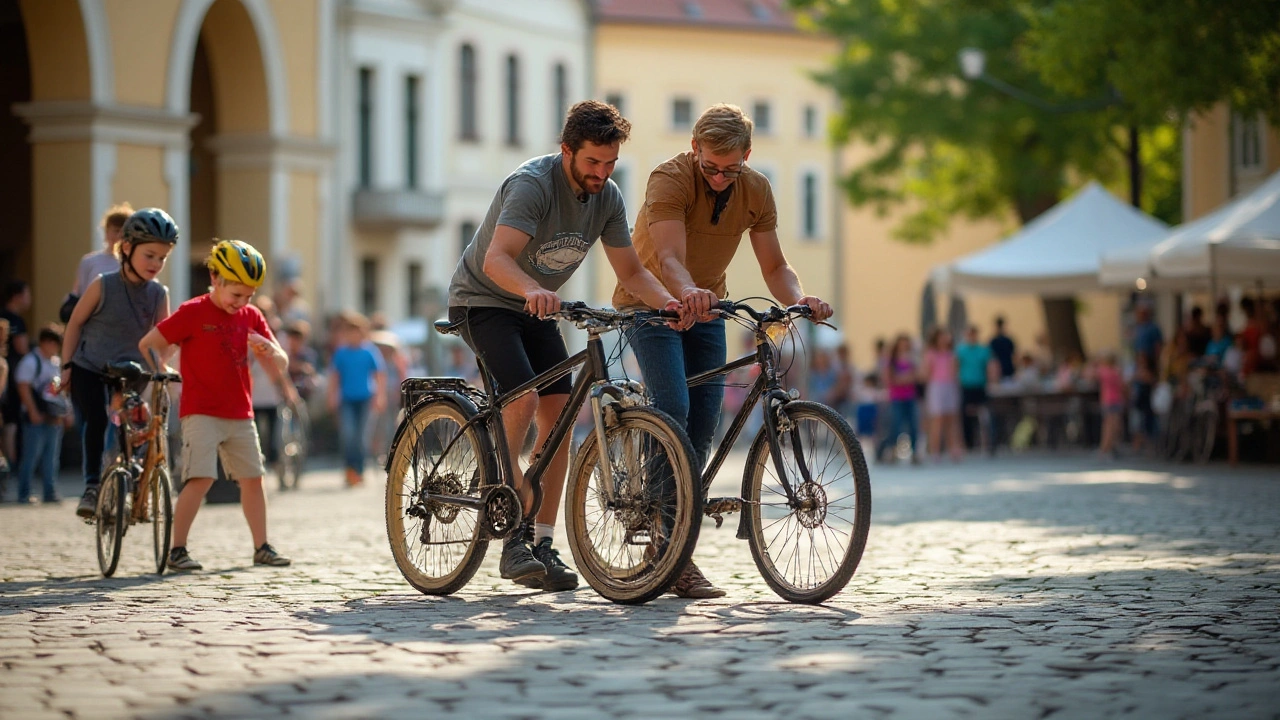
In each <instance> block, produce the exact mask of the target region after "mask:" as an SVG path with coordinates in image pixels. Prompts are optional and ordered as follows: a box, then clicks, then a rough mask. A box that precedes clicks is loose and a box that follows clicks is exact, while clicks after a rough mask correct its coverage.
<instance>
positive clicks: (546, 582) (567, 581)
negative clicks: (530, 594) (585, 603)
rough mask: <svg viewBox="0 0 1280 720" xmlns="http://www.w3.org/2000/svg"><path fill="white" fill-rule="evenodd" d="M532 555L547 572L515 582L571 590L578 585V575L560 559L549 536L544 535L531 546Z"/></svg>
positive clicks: (554, 589) (553, 589) (547, 588)
mask: <svg viewBox="0 0 1280 720" xmlns="http://www.w3.org/2000/svg"><path fill="white" fill-rule="evenodd" d="M533 556H534V557H535V558H537V560H538V562H540V563H542V566H543V567H544V568H546V571H547V574H546V575H545V576H538V575H530V576H529V577H527V578H524V579H521V580H517V581H516V583H517V584H520V585H523V586H525V587H531V588H538V589H540V590H551V591H557V590H573V589H574V588H576V587H578V576H577V575H576V574H575V573H574V572H573V571H572V570H570V569H569V566H568V565H565V564H564V561H563V560H561V559H560V552H559V551H558V550H556V549H555V548H553V547H551V538H549V537H545V538H542V539H541V540H539V541H538V543H537V544H536V545H534V546H533Z"/></svg>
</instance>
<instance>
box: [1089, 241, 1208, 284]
mask: <svg viewBox="0 0 1280 720" xmlns="http://www.w3.org/2000/svg"><path fill="white" fill-rule="evenodd" d="M1159 244H1160V243H1158V242H1156V243H1142V244H1139V245H1124V246H1121V247H1118V248H1115V249H1114V250H1107V251H1105V252H1103V253H1102V257H1100V258H1099V259H1098V282H1099V283H1100V284H1102V285H1104V286H1106V287H1113V288H1116V289H1119V290H1130V291H1132V290H1174V291H1178V290H1191V289H1195V288H1204V287H1208V284H1209V282H1208V279H1207V278H1193V277H1186V278H1168V277H1164V276H1163V275H1160V274H1159V273H1157V272H1156V271H1155V268H1153V267H1152V266H1151V250H1152V249H1153V248H1155V246H1156V245H1159Z"/></svg>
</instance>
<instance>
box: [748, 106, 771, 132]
mask: <svg viewBox="0 0 1280 720" xmlns="http://www.w3.org/2000/svg"><path fill="white" fill-rule="evenodd" d="M770 111H771V108H770V107H769V101H768V100H757V101H756V102H755V103H753V104H752V105H751V121H752V122H753V123H755V131H756V132H758V133H761V134H764V135H768V134H770V133H772V132H773V118H772V113H771V112H770Z"/></svg>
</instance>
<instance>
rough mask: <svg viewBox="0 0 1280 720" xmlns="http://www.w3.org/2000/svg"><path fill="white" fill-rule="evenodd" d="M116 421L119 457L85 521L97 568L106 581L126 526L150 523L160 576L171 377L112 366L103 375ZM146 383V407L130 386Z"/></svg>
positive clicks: (167, 525) (168, 502) (165, 536)
mask: <svg viewBox="0 0 1280 720" xmlns="http://www.w3.org/2000/svg"><path fill="white" fill-rule="evenodd" d="M103 375H104V377H105V378H106V380H107V383H108V384H109V385H111V386H112V387H113V388H114V389H115V391H116V393H115V394H113V401H112V410H113V418H114V419H117V420H118V422H119V425H120V427H119V430H118V431H117V432H116V438H117V440H118V442H119V454H118V455H117V456H116V459H115V461H114V462H112V463H111V465H109V466H108V467H107V469H106V470H105V471H103V473H102V482H101V484H100V485H99V489H98V508H97V512H96V513H95V514H94V516H93V517H91V518H89V519H88V521H87V522H90V523H94V524H95V525H96V526H97V531H96V535H97V546H98V568H99V569H100V570H101V571H102V575H103V577H111V575H112V574H113V573H115V571H116V566H117V564H118V563H119V562H120V546H121V544H122V543H123V541H124V535H125V532H127V531H128V529H129V526H130V525H135V524H138V523H150V524H151V541H152V545H153V549H154V550H155V557H156V574H159V575H163V574H164V569H165V563H166V562H167V561H168V559H169V544H170V542H171V540H172V533H173V487H172V483H171V479H170V475H169V434H168V432H169V431H168V424H169V405H170V399H169V383H173V382H182V377H181V376H179V375H178V374H176V373H168V372H160V373H151V372H147V371H146V370H143V369H142V366H141V365H139V364H138V363H136V362H123V363H112V364H111V365H109V366H107V368H106V370H105V372H104V373H103ZM144 380H146V381H150V382H151V403H150V404H149V405H148V403H147V402H146V400H144V399H143V397H142V394H141V393H140V392H139V391H138V390H135V389H134V387H136V385H137V384H138V383H139V382H141V381H144Z"/></svg>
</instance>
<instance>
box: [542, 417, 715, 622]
mask: <svg viewBox="0 0 1280 720" xmlns="http://www.w3.org/2000/svg"><path fill="white" fill-rule="evenodd" d="M617 414H618V419H617V421H616V422H614V423H611V424H610V427H608V428H606V430H605V442H606V443H607V444H608V447H607V448H606V449H605V452H604V453H603V455H604V457H605V462H608V463H609V469H610V474H611V482H609V481H606V480H605V478H604V474H603V472H602V471H601V455H602V453H601V450H600V446H599V443H598V442H597V438H596V434H595V433H594V432H592V433H591V434H590V435H588V436H587V438H586V440H584V441H583V443H582V447H580V448H579V449H578V453H577V455H576V456H575V457H574V464H573V469H572V470H571V471H570V473H569V485H568V488H567V489H566V493H565V494H566V498H567V501H566V502H567V508H566V512H565V525H566V528H567V531H568V535H569V548H570V550H572V551H573V559H574V561H575V563H576V564H577V566H578V572H580V573H582V576H583V578H584V579H585V580H586V581H587V584H589V585H590V586H591V587H592V588H594V589H595V590H596V592H598V593H600V595H602V596H603V597H605V598H607V599H609V600H612V601H613V602H616V603H625V604H633V605H634V604H639V603H645V602H648V601H650V600H652V599H654V598H656V597H658V596H659V595H661V594H662V593H664V592H666V590H667V588H668V587H670V586H671V583H672V582H674V581H675V579H676V578H677V577H678V576H679V574H680V572H681V571H683V570H684V567H685V564H686V563H688V561H689V557H690V556H692V555H693V548H694V545H696V544H697V542H698V530H699V528H700V527H701V521H702V493H701V492H700V491H699V489H698V488H697V487H696V485H697V483H696V481H695V478H694V475H693V470H692V467H691V465H690V462H689V458H690V457H692V456H693V449H692V447H691V446H690V445H689V440H688V438H687V437H686V436H685V434H684V432H683V431H681V430H679V429H678V426H677V425H676V424H675V421H674V420H672V419H671V416H669V415H667V414H666V413H663V412H661V411H659V410H656V409H654V408H648V407H635V408H629V409H625V410H620V411H618V413H617Z"/></svg>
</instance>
